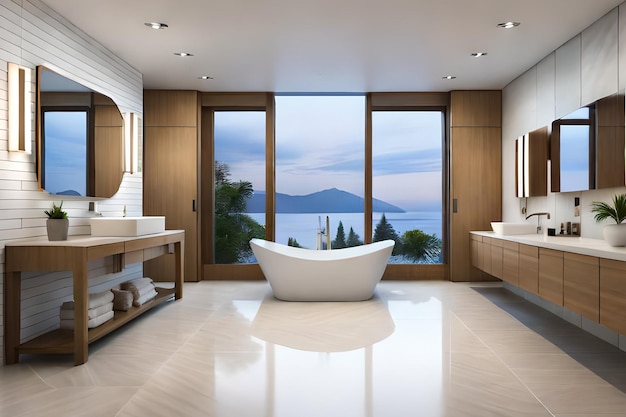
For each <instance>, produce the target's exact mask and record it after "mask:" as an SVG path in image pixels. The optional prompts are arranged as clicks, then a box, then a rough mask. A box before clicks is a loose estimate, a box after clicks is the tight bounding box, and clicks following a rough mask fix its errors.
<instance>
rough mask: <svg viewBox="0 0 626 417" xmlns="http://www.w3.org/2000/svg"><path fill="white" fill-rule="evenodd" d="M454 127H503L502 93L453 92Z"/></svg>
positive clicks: (451, 99)
mask: <svg viewBox="0 0 626 417" xmlns="http://www.w3.org/2000/svg"><path fill="white" fill-rule="evenodd" d="M450 94H451V96H450V112H451V116H450V125H451V126H452V127H501V126H502V94H501V92H500V91H453V92H452V93H450Z"/></svg>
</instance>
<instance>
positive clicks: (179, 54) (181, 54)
mask: <svg viewBox="0 0 626 417" xmlns="http://www.w3.org/2000/svg"><path fill="white" fill-rule="evenodd" d="M174 55H177V56H193V54H190V53H188V52H174Z"/></svg>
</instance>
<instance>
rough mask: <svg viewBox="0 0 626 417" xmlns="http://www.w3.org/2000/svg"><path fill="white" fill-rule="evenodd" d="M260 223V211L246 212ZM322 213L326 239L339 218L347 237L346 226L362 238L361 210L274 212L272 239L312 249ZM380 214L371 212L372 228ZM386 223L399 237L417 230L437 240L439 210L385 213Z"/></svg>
mask: <svg viewBox="0 0 626 417" xmlns="http://www.w3.org/2000/svg"><path fill="white" fill-rule="evenodd" d="M248 215H250V216H251V217H252V218H253V219H255V220H256V221H257V222H259V223H260V224H265V214H264V213H248ZM326 216H328V218H329V221H330V238H331V240H334V239H335V236H336V235H337V227H338V226H339V221H341V222H342V224H343V229H344V232H345V235H346V238H347V237H348V232H349V231H350V227H352V228H353V229H354V232H355V233H356V234H358V235H359V238H360V240H361V241H362V240H363V237H364V236H363V230H364V228H363V213H278V214H276V242H278V243H282V244H285V245H286V244H287V241H288V239H289V238H290V237H292V238H295V239H296V240H297V241H298V243H299V244H300V245H301V246H303V247H306V248H309V249H315V248H316V244H317V240H316V239H317V231H318V230H319V227H320V224H321V227H322V228H325V227H326ZM381 217H382V213H374V215H373V225H372V231H373V230H375V229H376V225H377V224H378V222H379V221H380V219H381ZM385 217H386V218H387V222H389V223H390V224H391V225H392V226H393V228H394V230H395V231H396V233H397V234H398V236H402V234H403V233H404V232H406V231H407V230H414V229H420V230H421V231H423V232H424V233H427V234H429V235H432V234H434V235H436V236H437V237H438V238H440V239H441V234H442V232H441V229H442V222H441V211H417V212H406V213H385Z"/></svg>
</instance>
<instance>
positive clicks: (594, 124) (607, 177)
mask: <svg viewBox="0 0 626 417" xmlns="http://www.w3.org/2000/svg"><path fill="white" fill-rule="evenodd" d="M625 116H626V115H625V105H624V92H620V93H618V94H613V95H611V96H607V97H604V98H602V99H600V100H598V101H595V102H593V103H591V104H589V105H587V106H585V107H581V108H580V109H578V110H576V111H574V112H572V113H570V114H568V115H567V116H565V117H562V118H561V119H559V120H556V121H554V122H553V123H552V135H551V138H550V144H551V147H550V149H551V161H552V171H551V174H552V191H553V192H569V191H585V190H593V189H600V188H612V187H623V186H624V185H626V180H625V178H626V157H625V151H626V148H625V145H624V142H625V140H624V137H625V132H624V128H625V127H624V119H625Z"/></svg>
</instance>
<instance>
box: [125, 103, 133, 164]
mask: <svg viewBox="0 0 626 417" xmlns="http://www.w3.org/2000/svg"><path fill="white" fill-rule="evenodd" d="M132 116H133V114H132V113H124V172H132V167H131V163H130V161H131V159H132V156H131V144H130V143H131V141H132V132H133V117H132Z"/></svg>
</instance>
